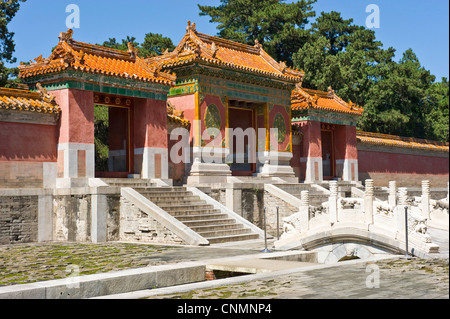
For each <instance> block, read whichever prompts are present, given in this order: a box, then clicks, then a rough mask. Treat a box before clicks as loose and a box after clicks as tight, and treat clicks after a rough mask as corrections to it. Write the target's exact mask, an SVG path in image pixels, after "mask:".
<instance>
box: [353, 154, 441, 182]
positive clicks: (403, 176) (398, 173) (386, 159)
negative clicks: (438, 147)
mask: <svg viewBox="0 0 450 319" xmlns="http://www.w3.org/2000/svg"><path fill="white" fill-rule="evenodd" d="M366 147H367V146H366ZM430 153H431V152H430ZM358 166H359V180H360V181H364V180H366V179H373V180H374V182H375V185H376V186H387V185H388V183H389V181H393V180H395V181H397V182H398V184H399V185H401V186H402V187H420V185H421V182H422V181H423V180H429V181H430V183H431V186H432V187H446V186H447V183H448V180H449V158H448V157H437V156H427V155H425V154H424V155H412V154H401V153H388V152H380V151H375V150H374V151H368V150H358Z"/></svg>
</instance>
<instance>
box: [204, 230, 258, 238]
mask: <svg viewBox="0 0 450 319" xmlns="http://www.w3.org/2000/svg"><path fill="white" fill-rule="evenodd" d="M249 233H251V230H250V229H248V228H237V229H217V230H209V231H204V232H198V234H199V235H200V236H202V237H203V238H206V239H208V238H212V237H221V236H235V235H247V234H249Z"/></svg>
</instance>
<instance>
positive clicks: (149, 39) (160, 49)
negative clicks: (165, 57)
mask: <svg viewBox="0 0 450 319" xmlns="http://www.w3.org/2000/svg"><path fill="white" fill-rule="evenodd" d="M166 49H167V50H169V51H173V50H174V49H175V45H174V44H173V42H172V40H171V39H170V38H168V37H164V36H163V35H162V34H159V33H147V34H146V35H145V38H144V43H142V45H141V48H140V49H139V50H140V51H139V52H140V54H141V55H142V56H144V57H147V56H152V55H161V54H163V53H164V51H165V50H166Z"/></svg>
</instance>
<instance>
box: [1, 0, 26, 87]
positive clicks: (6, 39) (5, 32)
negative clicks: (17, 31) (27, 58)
mask: <svg viewBox="0 0 450 319" xmlns="http://www.w3.org/2000/svg"><path fill="white" fill-rule="evenodd" d="M25 1H26V0H8V1H0V87H1V86H14V85H13V84H14V83H13V82H12V81H11V80H9V78H10V77H12V76H13V77H14V76H17V73H18V70H17V68H13V69H9V68H7V67H6V66H5V62H6V63H15V62H16V58H15V57H14V49H15V44H14V39H13V38H14V32H11V31H9V29H8V24H9V23H10V22H11V20H12V19H13V18H14V16H15V15H16V13H17V11H19V8H20V4H21V2H25Z"/></svg>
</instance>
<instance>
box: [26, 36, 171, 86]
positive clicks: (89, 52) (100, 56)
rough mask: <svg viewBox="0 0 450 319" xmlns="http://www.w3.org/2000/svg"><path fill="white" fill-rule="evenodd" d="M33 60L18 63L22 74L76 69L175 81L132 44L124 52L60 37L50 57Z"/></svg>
mask: <svg viewBox="0 0 450 319" xmlns="http://www.w3.org/2000/svg"><path fill="white" fill-rule="evenodd" d="M35 61H36V63H32V64H31V65H21V66H20V67H19V70H20V74H19V76H20V77H21V78H30V77H34V76H38V75H43V74H48V73H54V72H60V71H63V70H77V71H81V72H87V73H96V74H103V75H109V76H114V77H120V78H128V79H133V80H138V81H143V82H153V83H160V84H163V85H172V84H173V83H174V81H175V76H174V75H171V74H168V73H164V72H161V70H160V69H159V68H158V67H157V66H156V65H152V64H148V63H145V62H144V60H143V59H141V58H140V57H139V56H137V54H136V49H134V48H133V47H129V51H128V52H125V51H120V50H115V49H111V48H105V47H102V46H98V45H93V44H87V43H82V42H77V41H74V40H72V39H71V38H62V39H61V38H60V42H59V43H58V45H57V46H56V48H55V49H54V50H53V52H52V54H51V55H50V57H49V58H47V59H43V58H42V56H41V57H38V58H36V59H35Z"/></svg>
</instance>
